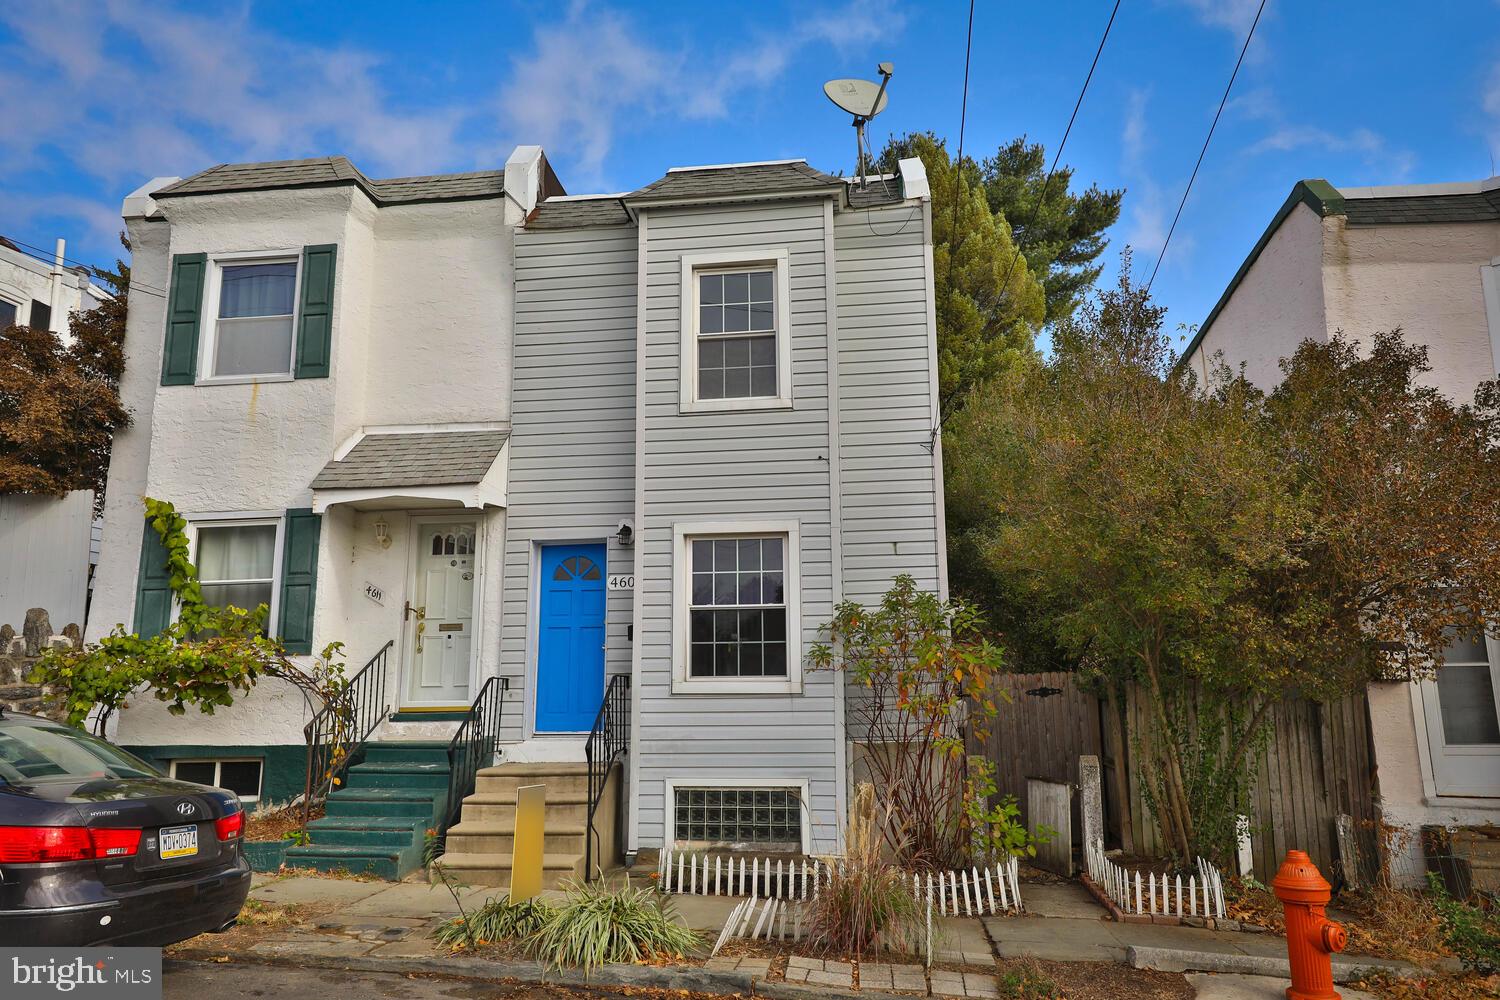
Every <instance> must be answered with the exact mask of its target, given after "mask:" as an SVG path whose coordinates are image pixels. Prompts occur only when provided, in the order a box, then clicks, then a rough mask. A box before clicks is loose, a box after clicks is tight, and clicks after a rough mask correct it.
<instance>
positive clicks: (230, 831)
mask: <svg viewBox="0 0 1500 1000" xmlns="http://www.w3.org/2000/svg"><path fill="white" fill-rule="evenodd" d="M244 829H245V814H244V813H243V812H237V813H232V814H230V815H228V816H220V817H219V818H218V819H216V820H214V832H215V833H217V834H218V835H219V839H220V840H233V839H234V838H235V837H238V836H239V835H240V834H241V833H242V832H244Z"/></svg>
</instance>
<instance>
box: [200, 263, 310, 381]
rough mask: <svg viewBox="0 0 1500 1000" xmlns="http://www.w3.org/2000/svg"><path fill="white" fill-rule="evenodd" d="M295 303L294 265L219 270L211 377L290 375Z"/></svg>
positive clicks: (282, 264)
mask: <svg viewBox="0 0 1500 1000" xmlns="http://www.w3.org/2000/svg"><path fill="white" fill-rule="evenodd" d="M296 302H297V262H296V261H295V260H287V261H270V262H267V263H255V264H225V265H224V266H222V267H220V268H219V314H218V319H217V322H216V324H215V327H214V349H213V364H212V374H214V375H220V376H223V375H288V374H290V373H291V370H292V314H293V311H294V310H295V308H296Z"/></svg>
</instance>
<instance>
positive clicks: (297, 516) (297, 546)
mask: <svg viewBox="0 0 1500 1000" xmlns="http://www.w3.org/2000/svg"><path fill="white" fill-rule="evenodd" d="M322 525H323V518H322V515H319V514H314V513H313V512H312V511H310V510H306V509H303V510H289V511H287V512H286V540H285V543H284V544H283V546H282V551H281V609H280V610H281V628H280V634H281V644H282V645H283V646H285V647H286V651H287V652H288V653H311V652H312V638H313V599H314V597H315V596H316V594H317V589H318V535H319V534H320V533H321V531H322Z"/></svg>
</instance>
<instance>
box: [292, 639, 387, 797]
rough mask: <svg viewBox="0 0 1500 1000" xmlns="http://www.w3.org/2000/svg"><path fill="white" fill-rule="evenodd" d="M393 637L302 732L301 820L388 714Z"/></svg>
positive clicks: (332, 784)
mask: <svg viewBox="0 0 1500 1000" xmlns="http://www.w3.org/2000/svg"><path fill="white" fill-rule="evenodd" d="M395 644H396V640H394V639H392V640H391V641H389V642H387V643H386V644H385V645H384V646H381V647H380V652H378V653H376V654H375V655H374V656H372V657H370V662H368V663H366V664H365V665H364V666H363V667H361V668H360V669H359V673H357V674H355V675H354V677H353V679H352V680H350V681H349V683H348V685H347V686H345V688H344V689H343V690H342V691H340V692H339V694H338V696H337V697H336V698H334V699H333V700H331V701H329V703H328V704H327V705H325V706H323V709H322V711H320V712H318V714H316V715H314V716H313V717H312V720H311V721H310V722H308V724H307V725H306V726H304V727H303V728H302V735H303V737H304V738H305V739H306V740H307V776H306V778H305V779H304V781H303V784H302V821H303V823H304V824H306V822H307V818H308V816H309V815H310V814H311V812H312V807H313V803H315V802H319V801H321V800H323V799H325V798H327V797H328V794H329V793H330V792H332V791H333V789H334V786H335V785H336V784H337V783H338V781H339V780H340V776H341V775H342V774H343V773H344V772H345V771H346V770H348V768H349V764H350V763H351V762H352V761H353V759H354V756H355V755H356V754H357V753H359V751H360V750H361V749H363V747H364V745H365V741H366V740H368V739H369V738H370V734H371V733H373V732H374V731H375V727H376V726H378V725H380V723H381V721H382V720H384V719H385V717H386V716H387V715H389V714H390V711H391V706H390V703H389V702H388V701H386V699H385V675H386V665H387V661H388V660H389V658H390V654H391V647H392V646H394V645H395Z"/></svg>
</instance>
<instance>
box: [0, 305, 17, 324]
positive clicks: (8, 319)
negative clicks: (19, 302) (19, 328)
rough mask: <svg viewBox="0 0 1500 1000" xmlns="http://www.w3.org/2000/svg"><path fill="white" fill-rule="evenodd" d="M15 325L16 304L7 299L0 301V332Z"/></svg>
mask: <svg viewBox="0 0 1500 1000" xmlns="http://www.w3.org/2000/svg"><path fill="white" fill-rule="evenodd" d="M15 325H16V304H15V303H14V302H11V301H9V300H7V299H0V330H4V329H5V328H6V327H9V326H15Z"/></svg>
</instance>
